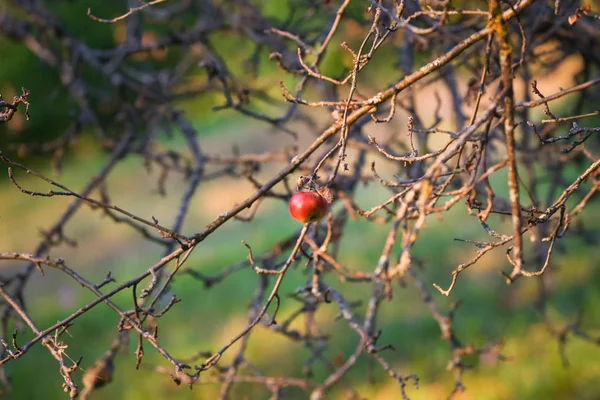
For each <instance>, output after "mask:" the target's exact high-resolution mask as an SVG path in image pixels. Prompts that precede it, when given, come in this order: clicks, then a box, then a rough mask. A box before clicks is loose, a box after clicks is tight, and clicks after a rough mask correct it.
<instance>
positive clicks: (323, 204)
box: [288, 192, 327, 222]
mask: <svg viewBox="0 0 600 400" xmlns="http://www.w3.org/2000/svg"><path fill="white" fill-rule="evenodd" d="M288 208H289V210H290V214H291V215H292V217H294V219H296V220H298V221H300V222H317V221H318V220H320V219H321V218H323V217H324V216H325V213H327V201H325V199H324V198H323V196H321V195H320V194H319V193H315V192H296V193H294V195H293V196H292V198H291V199H290V202H289V204H288Z"/></svg>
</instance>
